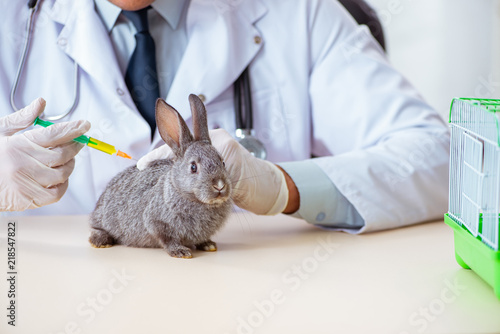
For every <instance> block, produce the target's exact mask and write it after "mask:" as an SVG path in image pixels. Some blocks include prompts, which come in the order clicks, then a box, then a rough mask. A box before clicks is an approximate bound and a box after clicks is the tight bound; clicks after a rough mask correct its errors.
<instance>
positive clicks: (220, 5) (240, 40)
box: [166, 0, 267, 119]
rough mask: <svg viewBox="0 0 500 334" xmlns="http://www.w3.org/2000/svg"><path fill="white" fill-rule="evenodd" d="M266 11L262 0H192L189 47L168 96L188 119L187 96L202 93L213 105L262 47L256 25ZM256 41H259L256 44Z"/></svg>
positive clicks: (189, 12)
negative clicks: (215, 99) (214, 100)
mask: <svg viewBox="0 0 500 334" xmlns="http://www.w3.org/2000/svg"><path fill="white" fill-rule="evenodd" d="M266 12H267V8H266V7H265V6H264V5H263V4H262V2H261V1H260V0H251V1H229V0H227V1H225V0H224V1H222V0H221V1H208V0H192V1H191V5H190V8H189V11H188V16H187V34H188V40H189V42H188V45H187V47H186V51H185V53H184V56H183V58H182V61H181V64H180V66H179V68H178V70H177V73H176V76H175V78H174V81H173V83H172V86H171V88H170V90H169V93H168V96H167V99H166V100H167V102H168V103H170V104H171V105H173V106H176V107H178V108H179V112H180V113H181V115H182V116H183V117H184V118H185V119H187V118H189V117H190V116H191V115H190V112H189V108H186V106H187V97H188V95H189V94H190V93H194V94H203V95H204V96H205V98H206V100H205V103H210V102H211V101H212V100H213V99H214V98H216V97H217V96H218V95H219V94H221V93H222V92H223V91H225V90H226V89H227V88H228V87H229V86H231V85H232V84H233V82H234V81H235V80H236V79H237V78H238V76H239V75H240V74H241V72H243V70H244V69H245V67H246V66H247V65H248V64H249V63H250V61H251V60H252V59H253V58H254V57H255V55H256V54H257V52H258V51H259V50H260V48H261V47H262V45H261V43H260V42H259V41H260V40H259V38H256V36H260V32H259V31H258V30H257V29H256V28H255V27H254V26H253V24H254V23H255V22H256V21H257V20H258V19H260V18H261V17H262V16H263V15H265V13H266ZM256 40H257V42H256Z"/></svg>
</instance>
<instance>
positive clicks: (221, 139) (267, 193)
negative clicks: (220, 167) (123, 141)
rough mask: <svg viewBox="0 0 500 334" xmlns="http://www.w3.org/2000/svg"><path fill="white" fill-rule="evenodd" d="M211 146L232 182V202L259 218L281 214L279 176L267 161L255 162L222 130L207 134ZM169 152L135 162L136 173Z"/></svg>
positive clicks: (283, 190) (283, 192) (283, 193)
mask: <svg viewBox="0 0 500 334" xmlns="http://www.w3.org/2000/svg"><path fill="white" fill-rule="evenodd" d="M210 139H211V140H212V145H213V146H214V147H215V148H216V149H217V150H218V151H219V153H220V154H221V155H222V158H223V159H224V162H225V164H226V168H227V170H228V172H229V176H230V178H231V180H232V182H233V200H234V203H235V204H236V205H238V206H239V207H240V208H242V209H245V210H248V211H251V212H253V213H256V214H260V215H276V214H278V213H281V212H282V211H283V210H284V209H285V207H286V205H287V203H288V188H287V185H286V180H285V176H284V174H283V172H282V171H281V170H280V169H279V168H278V167H276V165H274V164H272V163H270V162H269V161H265V160H261V159H258V158H255V157H254V156H253V155H251V154H250V152H248V151H247V150H246V149H245V148H244V147H243V146H241V145H240V144H239V143H238V142H237V141H236V140H234V139H233V137H231V135H230V134H229V133H227V131H225V130H223V129H217V130H210ZM171 153H172V150H171V149H170V147H169V146H168V145H163V146H161V147H158V148H157V149H155V150H153V151H151V152H149V153H148V154H146V155H145V156H144V157H142V158H141V159H140V160H139V161H138V162H137V168H139V169H140V170H142V169H144V168H146V166H147V165H148V163H149V162H151V161H153V160H156V159H165V158H167V157H169V156H170V154H171Z"/></svg>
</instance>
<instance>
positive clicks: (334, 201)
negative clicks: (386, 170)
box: [278, 160, 365, 233]
mask: <svg viewBox="0 0 500 334" xmlns="http://www.w3.org/2000/svg"><path fill="white" fill-rule="evenodd" d="M278 165H279V166H280V167H281V168H283V169H284V170H285V172H287V174H288V175H289V176H290V177H291V178H292V180H293V182H294V183H295V185H296V187H297V189H298V191H299V195H300V207H299V210H298V211H297V212H295V213H294V214H292V216H294V217H298V218H302V219H304V220H306V221H307V222H308V223H311V224H314V225H318V226H321V227H326V228H329V229H333V230H342V231H346V232H350V233H357V232H358V231H359V230H360V229H361V228H362V227H364V225H365V222H364V220H363V218H361V216H360V215H359V213H358V211H357V210H356V208H355V207H354V206H353V205H352V204H351V203H350V202H349V201H348V200H347V199H346V198H345V197H344V195H342V194H341V193H340V191H339V190H338V189H337V187H336V186H335V184H333V182H332V180H330V178H329V177H328V176H327V175H326V174H325V172H324V171H323V170H322V169H321V168H320V167H319V166H318V165H316V164H315V163H313V162H312V161H310V160H305V161H294V162H285V163H279V164H278Z"/></svg>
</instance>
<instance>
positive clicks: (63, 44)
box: [57, 38, 68, 46]
mask: <svg viewBox="0 0 500 334" xmlns="http://www.w3.org/2000/svg"><path fill="white" fill-rule="evenodd" d="M57 44H59V45H60V46H66V44H68V41H67V40H66V38H59V39H58V40H57Z"/></svg>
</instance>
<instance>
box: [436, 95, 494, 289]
mask: <svg viewBox="0 0 500 334" xmlns="http://www.w3.org/2000/svg"><path fill="white" fill-rule="evenodd" d="M449 123H450V128H451V144H450V145H451V147H450V189H449V208H448V213H447V214H446V215H445V222H446V223H447V224H448V225H449V226H451V227H452V228H453V231H454V239H455V257H456V260H457V262H458V263H459V264H460V265H461V266H462V267H463V268H466V269H472V270H474V271H475V272H476V273H477V274H478V275H479V276H480V277H482V278H483V279H484V280H485V281H486V282H488V284H490V285H491V286H492V287H493V289H494V291H495V294H496V296H497V297H498V298H500V252H499V234H500V233H499V230H500V228H499V225H500V223H499V221H500V220H499V217H500V126H499V125H500V100H491V99H469V98H460V99H453V101H452V103H451V108H450V119H449Z"/></svg>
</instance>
